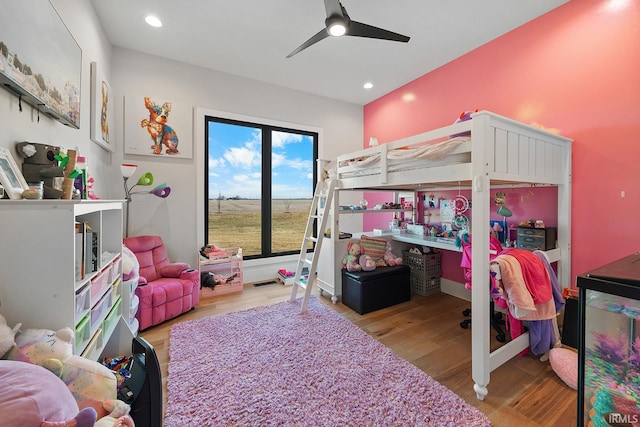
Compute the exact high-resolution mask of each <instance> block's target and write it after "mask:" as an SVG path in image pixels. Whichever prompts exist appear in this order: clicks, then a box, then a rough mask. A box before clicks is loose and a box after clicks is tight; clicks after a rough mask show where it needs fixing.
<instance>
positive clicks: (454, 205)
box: [449, 185, 469, 230]
mask: <svg viewBox="0 0 640 427" xmlns="http://www.w3.org/2000/svg"><path fill="white" fill-rule="evenodd" d="M449 207H450V209H451V210H452V211H453V224H452V225H451V227H452V228H453V229H454V230H465V229H467V228H468V227H469V218H468V217H467V216H466V215H465V213H466V212H467V211H468V210H469V199H467V198H466V197H464V196H463V195H462V194H460V186H459V185H458V195H457V196H455V197H453V198H452V199H451V200H450V201H449Z"/></svg>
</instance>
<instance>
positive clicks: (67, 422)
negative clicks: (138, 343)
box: [0, 315, 134, 427]
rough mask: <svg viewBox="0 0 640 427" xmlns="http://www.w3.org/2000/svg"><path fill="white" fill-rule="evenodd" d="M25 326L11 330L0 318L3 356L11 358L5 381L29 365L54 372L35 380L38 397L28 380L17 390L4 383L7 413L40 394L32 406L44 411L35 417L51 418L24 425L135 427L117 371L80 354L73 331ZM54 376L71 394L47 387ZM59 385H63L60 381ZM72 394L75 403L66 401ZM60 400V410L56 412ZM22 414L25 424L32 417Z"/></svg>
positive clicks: (3, 367)
mask: <svg viewBox="0 0 640 427" xmlns="http://www.w3.org/2000/svg"><path fill="white" fill-rule="evenodd" d="M19 328H20V325H16V326H15V327H14V328H9V326H8V325H7V323H6V320H5V319H4V317H2V316H1V315H0V358H1V359H6V360H3V361H2V362H3V363H2V364H0V378H5V379H6V380H7V381H9V380H10V377H11V374H10V373H9V371H16V370H19V371H22V370H28V369H29V368H28V367H29V366H37V367H39V369H40V368H43V369H42V371H38V370H33V369H32V371H33V372H36V373H37V372H43V371H44V372H47V373H48V374H47V375H42V377H40V378H38V377H36V378H35V379H34V378H32V379H34V380H35V381H36V384H37V385H35V386H33V387H36V388H37V389H38V393H35V391H34V390H35V389H33V387H32V386H30V385H29V384H28V382H27V381H26V379H25V378H23V380H24V381H22V382H15V383H11V384H12V386H11V387H9V386H5V385H4V384H5V383H4V382H3V387H0V411H1V412H2V413H4V414H7V413H9V412H11V411H13V410H15V407H16V405H17V404H18V403H19V402H20V401H21V399H22V400H24V399H23V396H24V395H25V394H31V393H32V392H34V394H33V396H32V397H31V399H29V401H31V402H33V401H34V399H42V401H40V402H39V404H37V405H31V406H28V407H29V408H31V409H33V410H35V411H36V412H38V413H37V414H33V415H34V416H36V418H37V417H39V416H43V415H44V414H45V413H46V414H47V418H46V419H45V418H42V419H41V420H40V423H38V424H25V423H24V422H23V423H21V424H20V425H21V426H24V427H30V426H32V425H33V426H34V427H36V426H37V427H39V426H40V425H42V426H51V427H54V426H60V427H61V426H78V427H83V426H85V425H86V426H99V427H112V426H114V427H115V426H128V427H133V426H134V422H133V419H132V418H131V417H130V416H129V415H128V413H129V405H127V404H126V403H125V402H122V401H119V400H117V399H116V394H117V383H116V377H115V375H114V373H113V371H111V370H110V369H108V368H107V367H105V366H103V365H102V364H100V363H98V362H95V361H93V360H89V359H86V358H84V357H81V356H76V355H74V354H73V338H74V332H73V331H72V330H71V329H70V328H63V329H60V330H58V331H52V330H48V329H26V330H20V329H19ZM33 372H31V376H33ZM49 374H50V375H52V376H53V378H55V379H57V380H58V381H59V384H60V385H62V386H63V387H62V388H63V389H66V390H67V392H66V393H64V394H61V393H59V391H58V392H56V390H58V389H59V388H60V387H54V386H51V387H49V388H45V387H44V384H48V383H50V382H51V380H49ZM53 383H54V384H55V385H58V383H56V382H55V381H54V382H53ZM7 384H9V383H7ZM51 393H53V396H51V395H50V394H51ZM67 396H71V398H72V399H71V403H70V402H68V401H67V402H62V401H61V400H63V399H65V398H66V397H67ZM67 400H68V399H67ZM54 402H55V403H57V404H59V407H53V408H52V407H51V405H52V404H53V403H54ZM69 408H76V409H75V413H74V414H70V413H69ZM3 409H4V410H3ZM25 410H27V409H25ZM70 415H71V416H70ZM21 416H22V417H24V418H22V419H21V420H23V421H24V420H26V419H27V418H26V414H21ZM96 420H97V422H96ZM5 421H6V420H5ZM45 421H46V423H45Z"/></svg>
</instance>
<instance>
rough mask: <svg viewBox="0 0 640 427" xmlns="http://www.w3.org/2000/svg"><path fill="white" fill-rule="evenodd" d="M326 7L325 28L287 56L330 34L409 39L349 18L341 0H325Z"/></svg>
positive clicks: (406, 40) (398, 39) (399, 39)
mask: <svg viewBox="0 0 640 427" xmlns="http://www.w3.org/2000/svg"><path fill="white" fill-rule="evenodd" d="M324 8H325V10H326V11H327V19H325V21H324V23H325V28H323V29H322V30H320V31H318V32H317V33H316V34H315V35H314V36H313V37H311V38H310V39H309V40H307V41H306V42H304V43H302V44H301V45H300V46H298V47H297V48H296V49H295V50H294V51H293V52H291V53H290V54H289V55H287V58H291V57H292V56H293V55H295V54H297V53H300V52H301V51H303V50H304V49H306V48H308V47H309V46H311V45H314V44H316V43H318V42H319V41H320V40H322V39H324V38H326V37H329V36H330V35H331V36H335V37H339V36H343V35H345V36H356V37H368V38H371V39H381V40H391V41H396V42H403V43H406V42H408V41H409V37H407V36H403V35H402V34H398V33H394V32H393V31H388V30H383V29H382V28H378V27H373V26H371V25H367V24H363V23H361V22H357V21H352V20H351V18H349V14H348V13H347V10H346V9H345V8H344V6H342V3H340V0H324Z"/></svg>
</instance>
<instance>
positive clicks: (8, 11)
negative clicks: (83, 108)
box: [0, 0, 82, 129]
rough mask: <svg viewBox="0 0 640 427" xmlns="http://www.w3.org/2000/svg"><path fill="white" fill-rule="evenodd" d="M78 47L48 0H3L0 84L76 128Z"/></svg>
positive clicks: (0, 29)
mask: <svg viewBox="0 0 640 427" xmlns="http://www.w3.org/2000/svg"><path fill="white" fill-rule="evenodd" d="M81 69H82V51H81V49H80V46H78V43H76V41H75V39H74V38H73V36H72V35H71V33H70V32H69V30H68V29H67V27H66V26H65V24H64V22H62V19H61V18H60V16H59V15H58V13H57V12H56V10H55V8H54V7H53V5H52V4H51V3H50V2H49V0H20V1H5V2H3V4H2V13H0V85H2V86H3V87H4V88H5V89H7V90H8V91H9V92H11V93H13V94H15V95H16V96H18V97H19V98H20V100H21V101H25V102H27V103H29V104H31V105H32V106H33V107H34V108H35V109H37V110H38V113H43V114H46V115H48V116H50V117H52V118H54V119H56V120H58V121H60V122H61V123H63V124H65V125H67V126H70V127H73V128H76V129H77V128H79V127H80V74H81Z"/></svg>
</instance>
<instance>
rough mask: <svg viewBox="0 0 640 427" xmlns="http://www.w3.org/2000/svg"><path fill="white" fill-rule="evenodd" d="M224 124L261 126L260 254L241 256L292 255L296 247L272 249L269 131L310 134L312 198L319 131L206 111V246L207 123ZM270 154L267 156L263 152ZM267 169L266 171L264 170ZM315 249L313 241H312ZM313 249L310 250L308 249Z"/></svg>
mask: <svg viewBox="0 0 640 427" xmlns="http://www.w3.org/2000/svg"><path fill="white" fill-rule="evenodd" d="M210 122H216V123H223V124H229V125H235V126H244V127H251V128H254V129H260V131H261V135H262V177H261V179H262V189H261V193H262V198H261V212H262V221H261V224H260V230H261V248H262V249H261V250H262V253H261V254H259V255H247V254H244V256H243V258H244V259H263V258H273V257H279V256H286V255H293V254H298V253H300V250H299V249H296V250H291V251H285V252H276V253H273V252H272V250H271V241H272V237H273V233H272V227H271V220H272V215H271V214H272V191H271V182H272V173H271V172H272V169H271V165H272V163H271V153H272V148H273V144H272V139H271V133H272V132H273V131H276V132H284V133H295V134H300V135H305V136H309V137H311V138H312V141H313V159H312V162H313V184H312V193H311V194H310V195H309V199H310V200H311V201H313V196H314V193H315V189H316V185H317V181H318V161H317V160H318V140H319V133H318V132H313V131H308V130H301V129H294V128H290V127H283V126H275V125H269V124H265V123H256V122H249V121H244V120H237V119H229V118H225V117H216V116H212V115H207V114H205V116H204V136H205V138H204V156H203V157H204V172H205V173H204V197H205V203H204V242H205V245H207V244H209V123H210ZM265 154H269V155H265ZM267 172H268V173H267ZM315 225H316V224H315V222H314V228H313V229H314V236H315V235H316V232H315V230H316V227H315ZM303 237H304V236H300V244H301V245H302V239H303ZM314 248H315V243H314ZM309 250H313V249H309Z"/></svg>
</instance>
